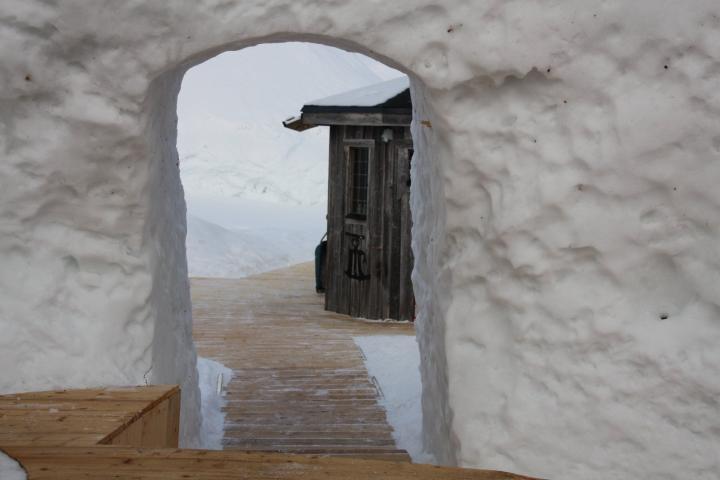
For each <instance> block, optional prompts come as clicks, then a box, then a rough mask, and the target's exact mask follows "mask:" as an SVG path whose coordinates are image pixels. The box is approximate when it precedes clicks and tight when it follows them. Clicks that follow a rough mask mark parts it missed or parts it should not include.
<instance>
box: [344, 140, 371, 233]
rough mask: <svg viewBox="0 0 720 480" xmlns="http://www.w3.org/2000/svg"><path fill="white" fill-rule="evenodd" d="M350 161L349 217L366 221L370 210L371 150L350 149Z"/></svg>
mask: <svg viewBox="0 0 720 480" xmlns="http://www.w3.org/2000/svg"><path fill="white" fill-rule="evenodd" d="M348 160H349V162H348V175H349V179H348V180H349V181H348V189H349V191H348V200H349V207H350V208H349V211H348V216H350V217H355V218H361V219H364V218H366V217H367V209H368V172H369V163H370V149H369V148H364V147H350V149H349V159H348Z"/></svg>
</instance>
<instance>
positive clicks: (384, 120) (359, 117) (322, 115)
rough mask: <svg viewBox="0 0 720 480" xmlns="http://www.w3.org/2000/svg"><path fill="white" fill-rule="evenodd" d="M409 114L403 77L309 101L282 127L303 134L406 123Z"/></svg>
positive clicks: (407, 95)
mask: <svg viewBox="0 0 720 480" xmlns="http://www.w3.org/2000/svg"><path fill="white" fill-rule="evenodd" d="M411 114H412V102H411V99H410V80H409V79H408V77H407V76H405V75H403V76H402V77H398V78H394V79H392V80H387V81H385V82H380V83H376V84H373V85H369V86H367V87H362V88H357V89H355V90H350V91H347V92H343V93H339V94H337V95H331V96H329V97H325V98H321V99H318V100H313V101H311V102H308V103H307V104H305V105H303V107H302V109H301V114H300V115H299V116H295V117H290V118H288V119H287V120H285V121H284V122H283V125H284V126H285V127H287V128H290V129H293V130H297V131H303V130H307V129H308V128H312V127H315V126H317V125H349V124H358V125H360V124H368V125H397V124H405V123H407V124H409V123H410V121H409V120H410V118H411ZM358 122H359V123H358Z"/></svg>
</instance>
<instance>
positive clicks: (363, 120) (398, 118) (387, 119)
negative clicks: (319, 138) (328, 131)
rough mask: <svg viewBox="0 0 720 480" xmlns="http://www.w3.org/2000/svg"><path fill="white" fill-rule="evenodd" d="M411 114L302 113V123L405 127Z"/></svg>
mask: <svg viewBox="0 0 720 480" xmlns="http://www.w3.org/2000/svg"><path fill="white" fill-rule="evenodd" d="M411 121H412V114H410V113H407V114H398V113H356V112H343V113H303V114H302V122H303V123H305V124H309V125H358V126H375V127H381V126H407V125H410V122H411Z"/></svg>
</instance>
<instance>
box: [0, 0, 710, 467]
mask: <svg viewBox="0 0 720 480" xmlns="http://www.w3.org/2000/svg"><path fill="white" fill-rule="evenodd" d="M719 17H720V4H718V3H717V2H716V1H715V0H697V1H693V2H659V1H656V0H637V1H634V2H626V1H621V0H614V1H613V0H611V1H607V2H602V3H599V2H595V1H590V0H572V1H571V0H561V1H556V2H551V3H548V2H534V1H531V0H516V1H504V0H488V1H484V2H479V1H470V0H445V1H443V2H431V1H426V0H413V1H410V0H402V1H401V0H398V1H393V2H384V3H383V4H382V5H380V4H378V3H376V2H326V1H321V0H292V1H289V0H248V1H238V2H219V1H216V0H198V1H196V2H173V3H172V4H170V3H168V2H111V1H110V0H104V1H102V0H98V1H95V2H87V1H81V0H75V1H73V0H65V1H61V2H53V1H40V0H22V1H21V0H6V1H4V2H3V3H2V5H1V6H0V44H2V45H3V49H2V53H0V56H1V57H2V62H0V85H2V89H1V90H0V109H1V110H0V132H2V133H0V146H1V148H2V151H3V161H2V162H0V233H1V234H0V258H2V269H0V331H2V332H3V333H2V335H1V336H0V362H1V364H2V366H3V373H2V377H0V388H1V389H2V390H3V391H13V390H27V389H36V388H47V387H50V386H61V385H64V386H81V385H96V384H130V383H142V382H143V381H144V379H145V377H147V378H148V381H152V382H180V383H182V385H183V394H184V399H183V415H184V416H185V421H184V422H183V439H184V442H185V443H186V444H189V443H192V439H193V437H194V436H195V434H196V432H197V426H198V422H197V420H195V421H193V418H195V419H196V418H197V412H198V393H197V387H196V373H195V367H194V353H193V347H192V342H191V337H190V313H189V299H188V298H189V297H188V289H187V282H186V280H185V278H184V275H185V271H186V266H185V260H184V246H183V238H184V231H185V227H184V222H185V220H184V203H183V198H182V190H181V187H180V185H179V180H178V175H177V153H176V151H175V122H176V119H175V113H174V112H175V103H176V98H177V90H178V88H179V85H180V80H181V77H182V74H183V72H184V71H185V70H186V69H187V68H189V67H191V66H193V65H195V64H197V63H199V62H201V61H203V60H204V59H206V58H209V57H211V56H213V55H215V54H217V53H219V52H221V51H225V50H229V49H239V48H242V47H243V46H247V45H251V44H257V43H261V42H264V41H286V40H314V41H318V42H322V43H327V44H330V45H334V46H338V47H341V48H346V49H350V50H355V51H359V52H361V53H366V54H370V55H371V56H373V57H374V58H376V59H378V60H381V61H386V62H388V63H390V64H391V65H392V66H394V67H398V68H400V69H402V70H404V71H406V72H407V73H409V74H410V76H411V82H412V85H411V88H412V93H413V99H414V103H415V107H416V109H417V111H416V115H415V122H414V125H413V135H414V137H415V140H416V152H417V155H416V161H415V162H414V166H413V187H412V194H411V195H412V200H411V201H412V206H413V214H414V222H415V228H414V231H413V235H414V240H413V246H414V250H415V255H416V262H417V268H416V271H415V272H414V277H413V278H414V282H415V288H416V293H417V297H418V305H419V308H420V315H419V318H418V336H419V344H420V348H421V360H422V373H423V381H424V393H423V409H424V413H425V419H424V426H425V435H426V441H427V442H428V446H429V447H430V448H431V450H433V451H434V452H435V453H436V454H437V457H438V459H439V460H440V461H442V462H445V463H458V464H462V465H468V466H483V467H487V468H497V469H506V470H513V471H518V472H523V473H528V474H532V475H536V476H544V477H552V478H573V479H578V478H598V479H599V478H602V479H608V478H651V477H652V478H687V477H692V478H699V479H700V478H715V477H716V476H717V472H718V470H719V469H720V465H719V463H718V462H719V460H718V458H720V456H719V455H718V451H717V445H718V443H719V442H720V438H719V437H720V433H719V432H720V415H719V413H720V407H719V405H718V400H717V399H718V398H719V397H720V371H719V370H720V319H719V318H718V317H719V315H720V289H718V288H717V285H718V283H719V281H720V258H719V254H718V241H719V240H720V229H719V225H720V190H719V189H717V187H716V184H717V180H718V179H719V178H720V133H718V128H717V127H718V120H717V119H718V118H719V117H718V115H719V114H720V89H719V88H718V84H719V82H718V76H719V75H720V21H719V20H718V19H719ZM238 94H252V92H238Z"/></svg>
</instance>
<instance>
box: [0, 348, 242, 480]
mask: <svg viewBox="0 0 720 480" xmlns="http://www.w3.org/2000/svg"><path fill="white" fill-rule="evenodd" d="M197 368H198V374H199V383H200V396H201V400H200V401H201V406H200V409H201V412H202V427H201V430H200V447H201V448H204V449H207V450H222V448H223V447H222V439H223V436H224V435H225V414H224V413H223V411H222V408H223V406H224V405H225V398H224V397H225V393H224V390H225V387H227V385H228V383H229V382H230V379H231V378H232V370H230V369H229V368H227V367H225V366H224V365H222V364H221V363H218V362H216V361H214V360H210V359H207V358H202V357H198V362H197ZM220 383H222V388H221V389H218V385H219V384H220ZM218 390H220V392H218ZM0 478H1V479H3V480H4V477H0Z"/></svg>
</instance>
